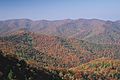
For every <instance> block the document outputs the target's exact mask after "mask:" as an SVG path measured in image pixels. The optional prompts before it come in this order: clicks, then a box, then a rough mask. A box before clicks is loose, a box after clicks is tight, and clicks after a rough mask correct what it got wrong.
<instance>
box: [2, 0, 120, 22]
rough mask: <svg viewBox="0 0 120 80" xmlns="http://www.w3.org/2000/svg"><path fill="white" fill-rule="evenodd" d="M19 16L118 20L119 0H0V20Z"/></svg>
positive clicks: (39, 18)
mask: <svg viewBox="0 0 120 80" xmlns="http://www.w3.org/2000/svg"><path fill="white" fill-rule="evenodd" d="M21 18H27V19H33V20H41V19H47V20H59V19H68V18H70V19H78V18H85V19H92V18H97V19H104V20H120V0H0V20H6V19H21Z"/></svg>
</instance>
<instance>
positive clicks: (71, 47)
mask: <svg viewBox="0 0 120 80" xmlns="http://www.w3.org/2000/svg"><path fill="white" fill-rule="evenodd" d="M0 57H1V62H0V79H5V80H6V79H8V78H9V79H10V80H12V79H13V80H14V79H18V80H21V79H28V80H40V79H41V80H43V79H45V80H49V78H50V79H51V80H81V79H82V80H99V79H100V80H113V79H114V80H119V79H120V77H119V76H120V66H119V65H120V63H119V61H120V21H104V20H99V19H77V20H72V19H65V20H55V21H48V20H38V21H32V20H29V19H12V20H6V21H0ZM14 60H15V61H16V62H15V61H14ZM21 61H22V62H21ZM4 62H5V63H4ZM8 62H9V63H8ZM14 62H15V63H14ZM2 65H3V66H2ZM5 65H7V68H4V66H5ZM14 68H15V69H14ZM2 69H4V70H2ZM16 70H18V71H19V72H17V71H16ZM6 71H7V72H6ZM24 71H25V72H24ZM11 72H12V73H11ZM9 74H10V76H9ZM19 74H25V75H19ZM31 74H32V75H31ZM39 75H40V76H39ZM20 76H21V77H20ZM45 77H46V78H45Z"/></svg>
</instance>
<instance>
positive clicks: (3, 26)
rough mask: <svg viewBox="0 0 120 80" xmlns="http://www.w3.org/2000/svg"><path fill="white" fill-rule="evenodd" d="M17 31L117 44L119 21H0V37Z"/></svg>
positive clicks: (119, 34)
mask: <svg viewBox="0 0 120 80" xmlns="http://www.w3.org/2000/svg"><path fill="white" fill-rule="evenodd" d="M19 29H26V30H27V31H30V32H35V33H37V34H45V35H51V36H59V37H64V38H76V39H79V40H81V39H82V40H86V41H88V42H92V43H102V44H119V43H120V23H119V21H114V22H113V21H104V20H98V19H77V20H71V19H65V20H55V21H48V20H38V21H32V20H29V19H14V20H6V21H0V35H8V34H11V33H14V32H16V31H17V30H19Z"/></svg>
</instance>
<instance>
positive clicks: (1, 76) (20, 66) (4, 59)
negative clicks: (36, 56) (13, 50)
mask: <svg viewBox="0 0 120 80" xmlns="http://www.w3.org/2000/svg"><path fill="white" fill-rule="evenodd" d="M0 80H62V79H61V78H60V77H59V76H58V75H57V74H55V73H52V72H50V71H49V70H47V69H44V68H41V67H38V66H35V65H32V64H27V63H26V62H25V61H24V60H21V59H19V58H18V57H16V56H15V55H7V54H5V53H2V52H1V51H0Z"/></svg>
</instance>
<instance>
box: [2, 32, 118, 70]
mask: <svg viewBox="0 0 120 80" xmlns="http://www.w3.org/2000/svg"><path fill="white" fill-rule="evenodd" d="M0 50H2V51H3V52H7V53H10V54H16V55H17V56H19V57H20V58H21V59H24V60H27V61H28V62H31V61H33V62H35V63H37V64H39V66H42V67H46V66H47V67H63V68H71V67H76V66H78V65H80V64H83V63H86V62H89V61H90V60H94V59H97V58H101V57H107V58H112V59H120V54H119V52H120V46H119V45H111V44H94V43H89V42H86V41H83V40H77V39H74V38H69V39H65V38H62V37H57V36H48V35H43V34H41V35H40V34H35V33H21V34H14V35H11V36H4V37H1V38H0Z"/></svg>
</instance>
